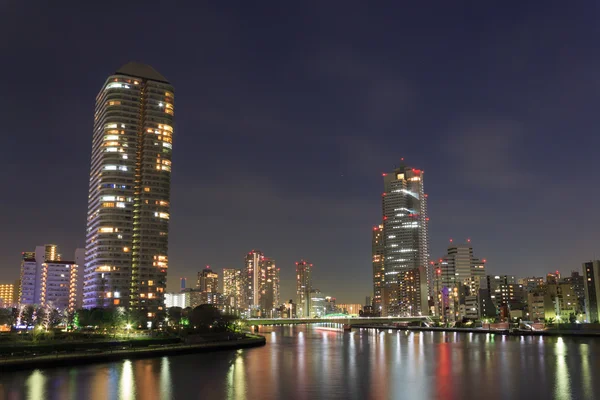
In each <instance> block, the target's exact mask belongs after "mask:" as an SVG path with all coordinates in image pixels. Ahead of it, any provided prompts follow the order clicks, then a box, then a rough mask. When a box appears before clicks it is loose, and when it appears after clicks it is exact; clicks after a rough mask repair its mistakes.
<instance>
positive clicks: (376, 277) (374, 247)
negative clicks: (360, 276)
mask: <svg viewBox="0 0 600 400" xmlns="http://www.w3.org/2000/svg"><path fill="white" fill-rule="evenodd" d="M372 235H373V236H372V240H371V253H372V256H373V259H372V262H373V304H372V305H373V308H374V309H375V312H381V311H382V308H383V299H384V293H383V292H384V284H385V268H384V266H383V252H384V248H385V247H384V245H383V225H379V226H374V227H373V234H372Z"/></svg>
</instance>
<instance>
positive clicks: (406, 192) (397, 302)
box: [382, 165, 432, 316]
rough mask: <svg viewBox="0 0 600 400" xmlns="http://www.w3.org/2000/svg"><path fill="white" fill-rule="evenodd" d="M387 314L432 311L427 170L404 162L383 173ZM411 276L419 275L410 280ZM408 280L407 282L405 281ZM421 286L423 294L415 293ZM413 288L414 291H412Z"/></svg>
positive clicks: (385, 301)
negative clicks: (429, 296)
mask: <svg viewBox="0 0 600 400" xmlns="http://www.w3.org/2000/svg"><path fill="white" fill-rule="evenodd" d="M383 183H384V191H383V194H382V211H383V245H384V250H383V255H384V257H383V264H384V265H383V269H384V270H385V274H384V282H385V283H384V285H383V286H384V292H385V299H384V301H383V303H384V304H383V308H382V314H383V315H400V316H403V315H419V314H423V315H426V314H428V304H427V301H426V299H427V295H428V294H430V293H428V285H427V283H428V281H429V282H431V280H432V275H431V268H430V267H429V265H428V261H429V240H428V236H427V225H428V220H429V218H427V195H426V194H425V192H424V190H423V171H421V170H419V169H415V168H409V167H407V166H404V165H402V166H401V167H399V168H396V169H394V171H393V172H391V173H386V174H383ZM407 279H416V281H413V282H410V283H409V282H407V281H406V280H407ZM405 281H406V282H405ZM415 289H418V290H419V292H420V293H421V294H422V295H419V296H417V297H415V296H414V293H412V290H415ZM409 291H411V292H409Z"/></svg>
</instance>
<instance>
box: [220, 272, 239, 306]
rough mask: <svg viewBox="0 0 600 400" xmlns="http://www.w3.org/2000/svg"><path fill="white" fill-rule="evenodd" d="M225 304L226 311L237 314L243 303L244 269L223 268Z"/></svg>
mask: <svg viewBox="0 0 600 400" xmlns="http://www.w3.org/2000/svg"><path fill="white" fill-rule="evenodd" d="M223 304H224V306H225V311H226V312H227V313H229V314H235V315H237V314H238V313H239V312H240V307H241V304H242V271H241V270H239V269H235V268H223Z"/></svg>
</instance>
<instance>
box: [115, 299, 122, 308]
mask: <svg viewBox="0 0 600 400" xmlns="http://www.w3.org/2000/svg"><path fill="white" fill-rule="evenodd" d="M113 304H114V305H115V306H116V305H119V304H121V300H120V299H113Z"/></svg>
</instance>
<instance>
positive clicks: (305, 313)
mask: <svg viewBox="0 0 600 400" xmlns="http://www.w3.org/2000/svg"><path fill="white" fill-rule="evenodd" d="M312 267H313V265H312V264H310V263H308V262H306V261H304V260H300V261H298V262H297V263H296V302H297V304H296V314H297V316H298V318H308V317H310V312H311V300H310V296H311V295H310V293H311V291H312V277H311V275H312Z"/></svg>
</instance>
